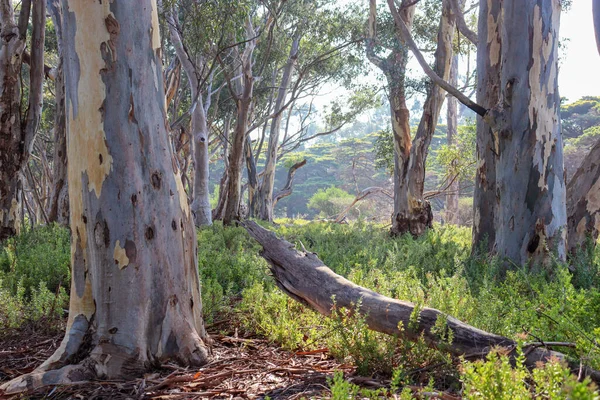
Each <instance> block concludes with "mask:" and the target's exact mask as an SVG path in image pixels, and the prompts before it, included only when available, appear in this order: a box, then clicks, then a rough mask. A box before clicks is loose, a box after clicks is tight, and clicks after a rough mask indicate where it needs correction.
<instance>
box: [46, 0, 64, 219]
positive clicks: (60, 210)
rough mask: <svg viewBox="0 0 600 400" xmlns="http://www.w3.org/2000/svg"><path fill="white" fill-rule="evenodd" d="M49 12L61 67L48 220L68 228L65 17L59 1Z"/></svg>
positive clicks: (55, 0) (57, 80) (52, 3)
mask: <svg viewBox="0 0 600 400" xmlns="http://www.w3.org/2000/svg"><path fill="white" fill-rule="evenodd" d="M48 10H49V11H50V15H51V16H52V20H53V22H54V29H56V41H57V44H58V66H57V68H56V78H55V80H54V96H55V104H56V107H55V114H54V158H53V174H52V175H53V177H54V182H53V187H52V192H51V194H50V202H49V206H48V220H49V221H50V222H56V223H58V224H60V225H63V226H68V225H69V189H68V183H67V163H68V160H67V125H66V119H65V80H64V72H63V44H62V24H63V15H62V7H61V5H60V0H50V1H49V2H48Z"/></svg>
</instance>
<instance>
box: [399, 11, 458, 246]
mask: <svg viewBox="0 0 600 400" xmlns="http://www.w3.org/2000/svg"><path fill="white" fill-rule="evenodd" d="M442 4H443V6H442V18H441V20H440V25H439V30H438V38H437V48H436V52H435V66H434V71H435V73H436V74H437V75H438V76H440V77H441V78H442V79H444V80H447V79H448V76H449V74H450V65H451V62H452V38H453V36H454V29H455V17H454V15H453V13H452V8H451V5H450V2H449V0H444V2H443V3H442ZM388 5H389V6H390V9H392V8H393V7H395V3H394V1H393V0H388ZM429 85H430V87H429V90H428V94H427V98H426V100H425V104H424V106H423V116H422V117H421V121H420V123H419V127H418V128H417V133H416V135H415V139H414V141H413V143H412V146H411V147H410V151H409V155H408V159H402V162H403V165H404V167H403V170H402V171H401V172H402V175H400V176H399V178H400V182H399V184H398V185H397V187H398V190H397V193H395V194H394V218H393V219H392V234H402V233H407V232H410V233H411V234H412V235H413V236H420V235H422V234H423V233H424V232H425V230H426V229H427V228H431V227H432V226H433V225H432V223H433V213H432V211H431V205H430V204H429V202H428V201H427V200H426V199H425V198H424V197H423V190H424V185H425V162H426V159H427V152H428V150H429V144H430V143H431V139H432V137H433V134H434V132H435V127H436V125H437V121H438V117H439V114H440V110H441V108H442V104H443V102H444V94H445V93H444V91H443V90H442V89H441V88H440V87H439V86H437V85H435V84H434V83H433V82H430V84H429ZM400 154H402V153H400ZM395 191H396V187H395Z"/></svg>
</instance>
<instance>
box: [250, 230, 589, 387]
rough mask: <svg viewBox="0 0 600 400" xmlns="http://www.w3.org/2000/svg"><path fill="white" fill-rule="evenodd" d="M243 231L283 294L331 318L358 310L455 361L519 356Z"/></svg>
mask: <svg viewBox="0 0 600 400" xmlns="http://www.w3.org/2000/svg"><path fill="white" fill-rule="evenodd" d="M243 225H244V227H245V228H246V230H247V231H248V233H249V234H250V236H252V237H253V238H254V239H255V240H256V241H257V242H258V243H260V245H261V246H262V247H263V251H262V252H261V256H262V257H263V258H265V259H266V260H267V262H268V263H269V265H270V269H271V272H272V273H273V277H274V279H275V283H276V284H277V286H278V287H279V289H281V291H282V292H284V293H285V294H287V295H288V296H290V297H291V298H292V299H294V300H296V301H298V302H300V303H302V304H304V305H306V306H308V307H310V308H312V309H313V310H315V311H317V312H319V313H321V314H323V315H325V316H330V315H331V313H332V310H333V308H334V307H336V308H341V307H344V308H348V309H350V310H355V311H358V312H359V313H360V314H361V315H364V317H365V322H366V323H367V326H368V327H369V328H370V329H372V330H375V331H378V332H382V333H385V334H388V335H396V336H400V337H404V338H406V339H408V340H412V341H416V340H420V339H421V338H424V339H425V341H426V342H427V343H428V344H429V345H430V346H432V347H434V348H443V349H446V350H447V351H449V352H450V353H451V354H453V355H455V356H463V355H466V354H468V355H470V357H478V358H485V356H486V355H487V354H488V353H489V351H490V350H492V349H493V348H497V347H503V348H506V349H507V350H508V352H509V354H510V356H511V357H516V356H518V354H517V352H516V348H517V343H516V342H515V341H514V340H512V339H509V338H506V337H503V336H499V335H495V334H493V333H489V332H485V331H483V330H480V329H477V328H475V327H473V326H470V325H467V324H465V323H464V322H462V321H459V320H457V319H456V318H453V317H452V316H450V315H447V314H444V313H442V312H441V311H439V310H436V309H433V308H428V307H422V308H418V311H417V310H415V308H416V307H417V306H416V305H415V304H413V303H410V302H408V301H402V300H396V299H392V298H389V297H386V296H382V295H381V294H379V293H376V292H374V291H372V290H369V289H367V288H364V287H361V286H358V285H356V284H354V283H352V282H350V281H349V280H347V279H345V278H343V277H342V276H339V275H337V274H335V273H334V272H333V271H331V270H330V269H329V268H328V267H327V266H326V265H325V264H323V262H322V261H321V260H319V258H318V257H317V256H316V255H315V254H314V253H309V252H307V251H303V252H299V251H297V250H295V249H294V246H293V245H292V244H291V243H289V242H287V241H285V240H281V239H278V238H277V237H276V236H275V234H274V233H273V232H271V231H268V230H266V229H264V228H262V227H261V226H259V225H258V224H256V223H255V222H252V221H246V222H244V223H243ZM334 299H335V300H334ZM334 301H335V303H334ZM357 304H360V308H359V309H356V305H357ZM415 311H417V312H418V318H416V320H417V323H414V321H415V318H414V313H415ZM438 318H440V319H441V320H443V321H444V322H445V326H446V328H445V332H443V335H442V336H440V332H437V331H436V329H434V328H435V327H436V322H437V320H438ZM411 321H412V322H411ZM400 326H401V327H402V328H403V329H402V330H401V329H400ZM448 334H451V335H452V338H453V339H452V342H451V343H447V342H445V341H444V340H443V337H447V335H448ZM523 350H524V351H523V353H524V354H525V364H526V365H527V366H529V367H535V366H536V364H537V363H538V362H540V361H542V362H545V361H548V360H550V359H552V358H554V359H558V360H563V361H566V362H567V363H568V364H569V366H570V367H571V368H572V369H573V371H581V372H580V373H581V374H582V376H590V377H591V379H592V380H593V381H595V382H600V373H599V372H598V371H595V370H593V369H591V368H588V367H585V366H583V367H582V366H581V364H580V363H574V362H569V360H568V359H567V357H566V356H565V355H564V354H562V353H558V352H555V351H551V350H547V349H544V348H539V347H538V348H536V347H532V348H525V349H523Z"/></svg>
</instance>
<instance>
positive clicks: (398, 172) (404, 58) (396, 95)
mask: <svg viewBox="0 0 600 400" xmlns="http://www.w3.org/2000/svg"><path fill="white" fill-rule="evenodd" d="M409 3H410V2H408V1H402V3H401V5H400V10H401V11H398V13H399V16H400V18H401V19H402V21H403V22H404V24H405V25H406V26H407V27H408V29H410V27H411V26H412V21H413V17H414V12H415V7H414V4H412V5H409ZM369 5H370V9H369V10H370V12H369V21H368V37H367V40H366V41H365V45H366V53H367V57H368V59H369V61H370V62H371V63H372V64H373V65H375V66H376V67H378V68H379V69H380V70H381V71H382V72H383V73H384V75H385V77H386V81H387V85H388V99H389V103H390V117H391V120H392V136H393V142H394V176H393V179H394V213H393V214H392V229H391V232H392V234H398V233H401V232H406V231H408V230H409V229H408V227H400V226H399V222H398V221H399V217H400V219H402V215H405V214H406V202H403V201H402V199H403V198H405V193H403V192H406V190H407V189H406V187H405V186H404V182H403V181H404V177H405V176H406V173H407V171H406V170H407V168H408V161H409V157H410V149H411V146H412V139H411V136H410V124H409V120H410V113H409V110H408V108H407V106H406V91H405V78H406V65H407V63H408V49H407V48H406V46H397V48H396V49H394V50H393V51H392V52H391V53H390V54H389V55H388V56H387V58H385V59H384V58H380V57H378V56H377V55H376V54H375V51H374V48H375V44H376V43H375V42H376V36H377V35H376V30H377V29H376V28H377V24H376V20H377V18H376V17H377V15H376V12H377V4H376V0H370V1H369ZM393 7H395V5H393ZM400 42H401V43H402V40H401V41H400Z"/></svg>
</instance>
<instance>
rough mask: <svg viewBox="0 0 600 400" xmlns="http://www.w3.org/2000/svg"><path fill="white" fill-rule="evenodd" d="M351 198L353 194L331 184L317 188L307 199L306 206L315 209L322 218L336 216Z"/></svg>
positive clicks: (350, 201) (347, 204)
mask: <svg viewBox="0 0 600 400" xmlns="http://www.w3.org/2000/svg"><path fill="white" fill-rule="evenodd" d="M352 200H354V196H352V195H351V194H350V193H348V192H346V191H344V190H342V189H340V188H338V187H334V186H331V187H330V188H327V189H319V190H317V193H315V194H314V195H313V196H312V197H311V198H310V200H308V207H309V208H312V209H315V210H317V211H318V212H319V215H320V216H321V217H323V218H327V217H336V216H337V215H338V214H339V213H341V212H342V211H343V210H344V209H345V208H346V207H348V206H349V205H350V203H352Z"/></svg>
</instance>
